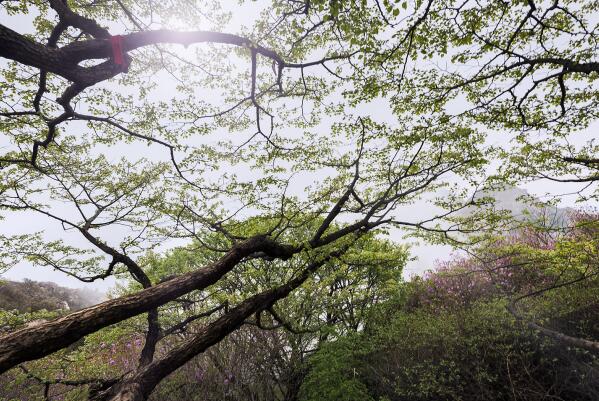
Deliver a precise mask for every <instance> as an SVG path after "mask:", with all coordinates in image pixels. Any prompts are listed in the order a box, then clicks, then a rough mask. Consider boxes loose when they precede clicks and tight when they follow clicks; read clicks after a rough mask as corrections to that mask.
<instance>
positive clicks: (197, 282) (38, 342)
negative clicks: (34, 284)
mask: <svg viewBox="0 0 599 401" xmlns="http://www.w3.org/2000/svg"><path fill="white" fill-rule="evenodd" d="M256 252H261V253H264V254H265V255H267V256H269V257H274V258H280V259H287V258H289V257H291V256H292V255H293V254H294V252H296V250H295V249H294V248H291V247H289V246H286V245H281V244H278V243H276V242H274V241H273V240H271V239H270V238H268V237H266V236H257V237H252V238H250V239H248V240H246V241H244V242H241V243H239V244H237V245H235V246H234V247H233V248H232V249H231V250H230V251H229V252H228V253H227V254H226V255H225V256H223V257H222V258H221V259H220V260H219V261H217V262H215V263H213V264H211V265H208V266H206V267H204V268H202V269H201V270H198V271H194V272H190V273H187V274H184V275H181V276H179V277H176V278H173V279H171V280H168V281H166V282H164V283H161V284H158V285H156V286H153V287H150V288H147V289H145V290H142V291H139V292H137V293H135V294H132V295H128V296H124V297H120V298H117V299H113V300H110V301H107V302H104V303H101V304H98V305H96V306H92V307H90V308H86V309H83V310H80V311H77V312H74V313H71V314H69V315H67V316H64V317H61V318H59V319H55V320H53V321H50V322H47V323H44V324H41V325H39V326H35V327H26V328H23V329H20V330H17V331H15V332H12V333H9V334H7V335H5V336H3V337H0V373H3V372H5V371H6V370H8V369H10V368H12V367H14V366H16V365H17V364H19V363H21V362H25V361H29V360H33V359H37V358H41V357H44V356H46V355H49V354H51V353H52V352H55V351H58V350H60V349H62V348H65V347H67V346H68V345H70V344H72V343H74V342H76V341H77V340H79V339H81V338H83V337H84V336H86V335H88V334H90V333H93V332H95V331H97V330H99V329H101V328H103V327H106V326H109V325H111V324H114V323H118V322H120V321H123V320H125V319H128V318H130V317H133V316H136V315H139V314H141V313H144V312H148V311H150V310H151V309H153V308H156V307H158V306H160V305H163V304H165V303H167V302H169V301H172V300H174V299H175V298H178V297H180V296H182V295H184V294H186V293H188V292H190V291H193V290H198V289H202V288H206V287H207V286H209V285H211V284H214V283H215V282H216V281H218V280H219V279H220V278H221V277H222V276H223V275H224V274H226V273H227V272H229V271H230V270H231V269H233V267H235V266H236V265H237V264H238V263H239V262H240V261H241V260H242V259H243V258H245V257H247V256H249V255H251V254H253V253H256Z"/></svg>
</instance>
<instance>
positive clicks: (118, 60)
mask: <svg viewBox="0 0 599 401" xmlns="http://www.w3.org/2000/svg"><path fill="white" fill-rule="evenodd" d="M110 44H111V45H112V58H113V60H114V63H115V64H118V65H122V66H125V57H124V56H123V37H122V36H121V35H116V36H111V37H110Z"/></svg>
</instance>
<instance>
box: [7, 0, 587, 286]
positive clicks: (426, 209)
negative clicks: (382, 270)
mask: <svg viewBox="0 0 599 401" xmlns="http://www.w3.org/2000/svg"><path fill="white" fill-rule="evenodd" d="M252 7H253V8H252ZM256 7H258V6H257V5H256V4H255V3H249V4H245V5H244V6H243V8H242V9H238V10H237V11H236V12H235V13H234V14H233V16H234V18H233V20H232V22H231V24H230V25H231V26H230V28H229V29H228V32H232V33H234V32H236V31H239V27H241V26H242V25H244V22H245V23H246V24H245V25H248V26H249V25H251V23H252V22H253V20H254V19H255V17H256V16H257V15H258V11H257V9H256ZM32 18H33V16H31V15H29V16H22V15H20V16H7V15H5V14H3V12H1V11H0V21H1V22H2V24H5V25H6V26H8V27H10V28H12V29H14V30H16V31H18V32H20V33H25V32H27V31H28V29H29V31H31V21H32ZM193 28H195V27H190V29H193ZM118 33H122V28H117V29H115V31H114V32H113V34H118ZM179 48H180V49H181V51H184V50H183V47H182V46H181V47H179ZM5 63H6V60H4V59H0V65H5ZM246 63H247V61H246ZM103 85H104V87H108V88H112V89H113V90H119V88H118V87H117V86H116V84H115V83H108V84H103ZM201 90H202V89H201V88H199V89H198V91H201ZM160 91H162V93H164V95H165V97H169V96H170V93H169V91H170V85H168V84H166V85H164V86H163V87H161V88H160V89H159V92H158V93H160ZM454 107H459V105H454ZM357 111H358V112H359V113H360V114H361V115H368V116H371V117H372V118H373V119H375V120H378V121H386V122H392V121H394V117H393V115H392V113H391V111H390V110H389V108H388V107H387V105H386V103H385V102H372V103H371V104H368V105H365V106H360V107H359V108H358V109H357ZM592 131H593V127H592V129H589V130H586V131H582V132H580V133H578V134H577V138H579V140H580V142H581V143H583V142H585V141H586V140H588V139H589V138H590V137H591V136H592V135H593V134H592ZM488 140H489V141H491V142H492V143H493V144H495V145H500V146H507V145H508V143H509V140H510V137H509V136H507V135H503V134H499V133H497V134H496V133H489V139H488ZM573 142H574V143H575V142H576V139H574V141H573ZM4 146H6V145H5V144H2V143H1V142H0V148H1V147H4ZM138 151H139V154H141V153H142V152H143V155H144V156H145V157H146V158H155V159H160V160H168V154H167V153H166V150H165V149H164V148H160V147H155V146H153V147H147V146H146V145H145V144H140V143H132V144H126V145H123V152H124V153H123V154H124V155H130V157H135V156H133V155H137V154H138ZM110 156H111V157H114V158H118V157H120V156H121V155H117V154H115V155H110ZM305 179H306V180H308V179H309V177H305ZM300 180H301V177H300ZM578 189H580V188H579V187H578V186H576V184H571V185H569V184H564V183H552V182H549V181H539V182H533V183H530V184H528V185H527V186H526V187H523V188H508V189H506V190H505V191H501V192H498V193H496V194H495V195H496V197H497V201H498V204H497V206H498V208H500V209H507V210H511V211H512V212H513V213H514V214H515V215H522V213H523V212H524V210H525V209H526V207H525V206H524V204H523V203H522V202H521V201H519V200H518V198H519V197H520V196H522V195H525V194H527V193H528V194H531V195H533V196H534V197H537V198H538V199H540V200H546V199H548V198H551V197H553V196H556V195H563V194H567V193H568V192H575V191H576V190H578ZM581 206H591V207H592V206H597V205H592V204H591V205H589V204H586V205H580V204H577V203H576V196H574V195H570V196H561V197H560V198H559V200H558V202H557V208H555V209H552V210H551V211H550V212H555V213H557V214H561V213H564V212H565V211H567V210H568V208H573V207H581ZM435 210H436V209H435V207H434V206H433V205H431V203H430V202H427V201H422V202H420V203H418V204H415V205H411V206H409V207H403V208H400V209H399V210H398V211H397V215H399V216H403V215H405V216H408V217H409V218H406V219H405V220H417V219H422V218H426V217H430V216H431V215H432V214H434V213H435ZM0 226H1V232H2V233H4V234H7V235H9V234H16V233H23V232H37V231H41V232H45V233H46V234H48V235H49V236H51V237H53V238H61V239H64V238H68V239H69V240H70V241H72V242H73V243H77V241H79V243H81V244H84V243H85V244H87V243H86V242H85V241H84V240H82V239H80V238H79V239H77V237H78V236H79V235H78V233H74V232H73V231H72V230H71V231H64V230H63V229H62V228H61V227H60V226H59V225H58V224H56V223H55V222H52V223H51V224H49V222H48V220H46V219H41V218H40V217H39V216H38V215H34V214H32V213H29V212H25V213H13V214H11V215H9V216H7V217H6V219H5V220H0ZM390 235H391V238H392V239H393V240H395V241H397V242H399V243H409V244H410V245H411V248H410V253H411V254H412V256H413V257H414V260H411V261H410V262H409V263H408V265H407V266H406V269H405V271H404V276H405V278H406V279H408V278H409V277H411V276H413V275H419V274H422V273H423V272H424V271H426V270H429V269H432V268H434V266H435V262H436V260H447V259H448V258H449V257H450V256H451V253H452V249H451V248H450V247H448V246H437V245H429V244H423V243H417V242H415V241H414V240H413V239H409V238H404V234H403V233H402V232H400V231H399V230H392V231H391V234H390ZM172 246H173V243H169V244H168V247H169V248H170V247H172ZM2 278H4V279H7V280H16V281H22V280H24V279H31V280H35V281H41V282H53V283H56V284H58V285H61V286H65V287H70V288H87V289H92V290H96V291H99V292H102V293H106V292H108V291H109V290H110V289H111V288H113V287H114V286H115V284H116V280H115V279H114V277H110V278H108V279H106V280H97V281H95V282H93V283H83V282H81V281H78V280H77V279H75V278H73V277H69V276H67V275H65V274H63V273H61V272H58V271H54V270H52V269H51V268H41V267H35V268H34V267H32V266H30V265H27V264H24V263H21V264H19V265H18V266H15V267H14V268H12V269H10V270H9V271H7V272H6V273H4V274H3V275H2Z"/></svg>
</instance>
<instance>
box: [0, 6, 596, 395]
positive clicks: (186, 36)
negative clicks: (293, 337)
mask: <svg viewBox="0 0 599 401" xmlns="http://www.w3.org/2000/svg"><path fill="white" fill-rule="evenodd" d="M466 3H467V4H465V5H454V4H453V3H449V4H445V3H443V4H437V3H436V2H434V1H428V2H421V1H414V2H413V3H410V4H408V2H402V3H397V4H391V2H388V1H383V2H379V1H374V2H362V1H348V2H341V1H335V0H331V1H324V0H318V1H305V2H304V1H295V0H293V1H274V2H272V3H270V2H268V3H267V4H265V6H264V8H263V9H260V10H257V11H256V10H255V8H251V10H254V14H255V15H256V18H255V23H254V24H253V25H252V26H251V27H249V28H246V27H239V24H237V26H235V23H234V20H235V16H236V15H238V14H242V13H244V12H245V10H244V9H243V8H241V9H239V10H236V9H235V10H232V11H233V13H232V14H233V15H231V13H229V12H228V10H226V9H223V8H222V6H223V5H224V4H220V3H219V2H214V3H211V2H206V3H203V2H195V1H185V2H178V3H177V4H176V7H173V5H172V4H169V3H160V4H156V3H155V2H145V1H139V2H137V1H124V0H123V1H121V0H117V1H108V2H91V3H88V2H86V1H72V2H66V1H62V0H50V1H47V2H46V1H31V2H30V1H6V2H2V3H1V5H2V10H3V14H2V20H3V23H2V24H1V25H0V39H1V42H0V43H1V44H0V56H1V57H2V58H3V59H4V60H6V61H5V62H4V63H3V64H2V76H3V80H2V81H1V82H0V88H1V90H2V94H3V98H2V103H1V107H2V109H1V110H0V116H1V118H2V120H1V125H0V127H1V131H2V135H3V138H4V139H3V140H4V142H3V145H2V148H1V149H2V150H1V151H2V154H0V164H1V170H0V174H1V175H2V180H1V181H0V182H1V183H0V208H1V210H2V213H3V217H4V218H6V219H9V220H8V221H10V219H13V220H12V221H23V220H24V219H28V220H27V221H31V222H32V224H31V226H33V225H34V224H33V222H35V223H38V222H40V220H43V222H41V223H40V227H39V228H38V230H36V229H35V228H33V227H24V229H23V230H21V232H18V233H14V232H11V231H8V230H7V231H6V232H4V233H2V235H1V236H0V242H1V243H2V248H1V250H0V255H1V256H2V267H3V268H5V269H7V268H11V267H13V266H15V265H16V264H18V263H21V262H23V261H26V262H29V263H33V264H35V265H37V266H40V267H42V268H52V269H55V270H58V271H61V272H63V273H64V274H66V275H70V276H72V277H75V278H77V279H79V280H81V281H83V282H93V281H96V280H101V279H104V278H106V277H109V276H119V277H122V276H127V275H128V276H130V277H131V278H132V279H133V280H135V281H136V282H137V283H139V291H137V292H135V293H132V294H128V295H124V296H122V297H118V298H115V299H112V300H110V301H107V302H105V303H102V304H100V305H97V306H95V307H92V308H86V309H83V310H81V311H78V312H74V313H71V314H68V315H66V316H63V317H61V318H60V319H57V320H52V321H49V322H46V323H42V324H40V325H38V326H35V327H26V328H21V329H19V330H16V331H14V332H11V333H9V334H7V335H5V336H3V337H2V339H1V341H0V371H1V372H4V371H6V370H8V369H11V368H14V367H16V366H18V365H19V364H22V363H24V362H27V361H31V360H35V359H39V358H43V357H45V356H48V355H50V354H52V353H54V352H57V351H60V350H62V349H64V348H65V347H68V346H69V345H71V344H74V343H75V342H77V341H79V340H81V339H83V338H85V337H86V336H89V335H91V334H92V333H95V332H97V331H98V330H100V329H102V328H105V327H107V326H110V325H113V324H115V323H119V322H122V321H124V320H126V319H130V318H134V317H136V316H139V315H144V314H145V319H146V326H147V330H145V331H146V333H145V338H144V342H143V344H144V345H143V348H142V350H141V351H140V355H139V360H138V363H137V365H136V366H135V367H134V369H132V370H131V371H130V372H128V373H127V374H126V375H125V376H122V377H115V378H112V379H110V380H104V381H99V382H98V383H99V385H96V386H95V387H94V391H92V392H91V395H90V397H91V398H93V399H96V400H141V399H146V398H147V397H148V396H149V394H150V393H151V392H152V391H153V389H154V388H155V387H156V385H157V384H158V383H159V382H160V381H161V380H162V379H163V378H164V377H166V376H167V375H169V374H170V373H172V372H173V371H175V370H176V369H178V368H179V367H180V366H182V365H184V364H185V363H186V362H188V361H189V360H191V359H192V358H193V357H194V356H196V355H198V354H201V353H203V352H204V351H206V350H207V349H208V348H209V347H211V346H213V345H214V344H216V343H218V342H219V341H221V340H222V339H223V338H225V337H226V336H227V335H229V334H230V333H232V332H233V331H235V330H236V329H238V328H239V327H240V325H242V324H243V323H244V322H245V321H246V320H247V319H248V318H249V317H251V316H255V315H256V314H258V315H259V314H260V313H261V312H264V311H268V310H269V309H272V306H273V305H274V304H275V303H276V302H277V301H279V300H281V299H284V298H286V297H288V296H289V294H290V293H291V292H292V291H294V290H296V289H298V288H300V287H302V286H303V285H305V283H306V282H307V281H308V280H310V279H311V278H313V277H314V276H315V274H316V273H317V272H318V271H320V270H322V269H323V268H324V267H325V266H330V265H331V264H334V261H336V260H343V258H345V257H346V255H347V254H350V253H351V251H352V250H353V249H356V247H360V246H363V245H364V244H365V243H366V242H365V241H367V237H368V235H370V233H372V232H375V231H377V232H379V233H380V230H387V229H391V228H401V229H410V230H417V231H418V232H420V233H426V234H427V235H428V236H430V237H432V238H433V239H435V240H438V241H444V242H448V241H451V240H452V238H451V234H452V233H455V232H459V231H463V230H464V229H465V228H467V229H468V230H473V229H476V228H477V226H480V225H482V226H484V227H486V228H487V229H488V228H489V225H490V224H492V223H493V222H494V220H492V219H491V220H489V221H488V222H487V221H484V220H476V221H474V222H473V223H472V225H470V226H467V225H463V224H460V223H463V221H460V220H464V219H457V218H454V215H455V212H456V211H459V210H462V209H464V208H466V207H468V206H471V205H473V204H475V203H476V202H475V197H474V192H475V191H476V190H478V189H481V188H484V181H485V174H486V173H487V171H485V169H486V168H487V167H488V162H489V161H490V160H493V159H495V158H497V157H504V159H503V160H504V161H506V163H505V164H504V165H505V166H507V167H509V171H510V172H517V173H518V174H521V176H523V177H524V178H531V177H534V176H537V175H538V174H537V173H536V172H542V173H543V175H545V176H548V177H550V178H554V179H563V180H571V179H574V180H577V181H579V182H585V183H587V182H588V183H590V184H595V183H596V175H594V174H595V173H594V172H593V171H595V170H596V166H597V165H596V159H595V158H594V156H593V155H592V154H593V152H595V151H596V148H595V146H596V145H594V144H593V143H592V142H591V143H587V144H585V145H584V146H582V147H578V148H575V149H574V148H568V147H567V146H565V145H563V144H562V143H558V142H557V141H558V139H562V140H564V135H566V136H567V135H568V134H569V132H568V133H566V132H565V131H564V129H563V128H564V127H566V126H567V127H568V128H569V127H570V126H571V125H574V126H576V127H578V128H584V127H586V126H587V125H588V124H589V123H590V121H591V120H592V119H593V113H592V110H594V105H595V103H594V102H595V100H594V99H595V98H594V97H593V96H594V93H595V91H596V89H595V88H594V86H593V83H594V79H596V71H597V66H596V62H594V61H593V59H592V58H593V56H594V54H593V53H592V51H591V49H592V48H593V41H594V40H595V30H594V29H592V28H589V27H588V25H589V23H588V22H586V20H585V19H584V18H582V17H580V15H581V14H582V15H584V14H585V13H587V14H588V13H589V11H592V10H594V9H595V8H596V5H595V4H594V2H588V3H587V2H585V3H584V5H582V6H580V7H574V6H571V7H570V6H568V7H563V6H555V7H552V6H550V5H543V6H541V5H538V6H537V5H535V4H533V3H530V4H529V5H528V6H527V7H523V6H522V5H521V4H520V3H518V4H516V5H515V6H514V7H513V9H512V7H511V6H510V4H506V3H502V2H492V1H491V2H487V3H484V4H483V3H476V4H469V2H466ZM460 4H461V3H460ZM242 6H243V7H250V6H251V5H247V4H245V5H242ZM230 19H232V20H233V22H231V23H229V20H230ZM4 21H6V23H5V22H4ZM564 21H565V22H564ZM579 25H580V27H579ZM198 27H201V28H202V29H203V30H197V29H198ZM493 27H495V28H493ZM229 32H236V33H229ZM548 32H551V35H550V36H547V34H548ZM562 35H565V36H566V37H567V38H570V41H569V42H564V40H563V37H562ZM581 38H582V39H581ZM547 42H551V43H550V44H551V45H552V47H548V43H547ZM531 43H537V44H538V45H539V48H540V49H543V50H538V52H537V53H539V54H535V55H534V58H531V57H529V56H528V55H522V51H521V50H522V49H523V48H528V47H529V45H530V44H531ZM563 43H566V45H564V44H563ZM588 43H590V45H589V44H588ZM570 45H572V46H570ZM469 46H472V47H469ZM570 49H581V50H580V52H579V53H576V54H569V53H568V52H569V51H570ZM577 51H578V50H577ZM554 53H559V55H558V56H551V57H549V56H547V54H554ZM423 55H424V58H423ZM433 56H440V57H449V58H451V59H452V60H453V62H454V63H457V64H460V63H462V64H463V63H470V62H471V61H472V60H477V61H480V62H481V63H483V66H484V67H483V68H482V69H481V70H480V71H479V72H475V73H474V75H473V76H470V75H459V74H457V75H456V74H455V73H452V72H451V71H449V72H448V73H443V74H441V73H440V72H439V71H440V70H436V69H432V70H431V68H430V63H429V62H428V59H430V57H433ZM488 59H490V61H488ZM512 59H515V60H516V61H514V62H512ZM487 61H488V62H487ZM413 63H417V65H418V66H422V68H420V67H418V68H414V67H413V66H414V65H416V64H413ZM497 63H499V64H497ZM547 69H548V70H549V72H547V73H546V75H545V79H542V81H541V83H536V81H535V80H536V79H537V78H536V75H534V74H533V73H545V72H546V70H547ZM555 69H558V70H559V72H557V73H556V72H555V71H554V70H555ZM579 79H584V80H585V82H586V83H588V85H583V88H582V89H580V88H578V87H577V86H576V82H578V80H579ZM456 80H457V81H456ZM531 80H532V81H531ZM499 81H500V82H503V83H504V84H505V85H507V87H508V90H507V91H504V90H503V89H497V88H495V87H494V86H493V84H494V83H495V82H499ZM506 82H507V83H506ZM524 82H527V83H529V84H530V83H531V82H532V91H533V92H534V91H537V90H538V91H541V92H535V93H548V94H549V95H548V96H549V97H548V99H550V101H549V103H550V104H551V105H554V106H555V104H556V103H559V104H558V105H557V106H555V107H558V110H561V112H560V113H558V114H555V113H554V109H555V107H552V108H544V107H541V106H540V105H539V103H538V102H536V100H535V99H540V95H538V97H537V98H534V97H531V96H530V95H529V94H525V96H523V97H521V99H524V100H523V101H522V102H520V101H515V103H516V106H517V107H511V108H508V106H510V103H509V102H507V103H506V100H505V99H506V98H507V99H511V98H510V96H511V95H510V94H512V95H515V96H517V95H518V93H519V92H518V93H516V92H515V90H512V89H509V88H512V86H513V85H512V83H515V84H517V85H516V86H518V85H520V84H522V83H524ZM545 83H547V85H545V86H543V85H544V84H545ZM487 84H490V85H491V89H489V90H482V91H481V90H480V89H481V86H484V85H487ZM541 84H543V85H541ZM556 88H559V91H558V89H556ZM564 88H568V92H567V95H564ZM542 91H545V92H542ZM556 93H557V95H556ZM458 94H463V95H464V96H465V97H466V98H467V100H468V101H469V102H470V103H473V104H474V106H475V107H474V108H473V109H471V110H469V111H468V112H459V113H452V112H451V110H452V108H453V107H454V106H455V105H453V104H452V103H451V102H449V100H450V99H453V98H454V96H458ZM479 95H480V96H479ZM531 99H533V100H535V102H536V103H535V102H533V103H529V102H528V101H529V100H531ZM512 103H513V102H512ZM379 104H380V105H381V106H380V107H379ZM511 106H514V105H513V104H511ZM506 110H509V112H507V111H506ZM485 111H491V113H488V114H485V113H484V112H485ZM545 111H547V113H544V112H545ZM479 112H480V113H479ZM520 113H524V115H525V118H523V119H521V120H522V124H523V125H522V127H524V128H526V130H525V131H526V133H527V135H524V134H522V135H524V136H522V135H519V136H518V140H519V142H517V146H516V147H515V150H514V152H507V153H503V152H500V151H499V149H496V148H494V147H492V146H491V145H490V144H489V143H488V142H487V141H485V134H486V132H485V131H484V130H482V129H479V128H480V125H479V124H488V125H489V126H491V127H493V126H494V125H493V124H494V123H495V122H496V123H498V124H500V125H501V126H502V127H503V128H505V129H508V130H519V127H520V126H519V125H517V124H516V123H514V121H515V120H514V116H515V115H520ZM552 113H553V114H552ZM529 114H533V115H535V118H533V119H531V118H530V117H529V116H528V115H529ZM500 117H501V118H500ZM504 117H505V118H504ZM540 121H549V122H551V124H549V123H547V124H545V123H541V122H540ZM554 121H557V122H556V123H555V124H553V122H554ZM562 122H563V123H562ZM556 127H557V128H556ZM554 128H555V129H554ZM558 128H561V129H558ZM529 129H530V130H534V131H535V132H536V133H538V132H539V130H540V131H542V132H545V131H547V130H549V131H550V132H549V133H548V134H547V135H546V136H545V137H544V138H545V139H543V140H542V141H541V143H540V145H539V146H532V147H531V146H529V145H530V139H531V138H534V137H535V136H528V133H529V132H530V131H529ZM545 133H546V132H545ZM522 143H524V144H525V145H524V146H521V144H522ZM541 145H542V146H541ZM545 145H546V146H545ZM547 147H550V148H551V149H549V152H545V151H544V150H546V148H547ZM564 149H565V150H568V152H566V153H564V152H562V150H564ZM539 152H540V153H539ZM535 155H538V157H536V156H535ZM520 156H523V157H520ZM556 158H557V159H556ZM554 160H557V161H558V162H557V163H556V164H555V165H551V161H554ZM524 161H525V162H526V163H524ZM531 165H532V170H531V167H530V166H531ZM547 168H549V169H550V170H551V171H550V173H551V174H547V173H546V172H545V170H546V169H547ZM583 170H584V171H583ZM583 173H584V174H586V175H585V176H582V174H583ZM539 174H540V173H539ZM572 175H575V176H576V177H574V178H572ZM514 177H518V176H517V175H515V176H514ZM499 178H501V180H502V181H505V180H507V178H505V176H504V177H501V176H500V177H499ZM510 180H512V178H510ZM448 186H452V187H451V188H450V189H449V191H448V192H449V194H450V195H449V196H447V195H446V196H440V197H436V195H439V192H438V189H440V188H441V187H448ZM423 198H426V200H427V201H429V202H431V203H433V204H435V206H436V208H435V209H434V210H430V213H424V214H425V215H426V216H421V215H420V214H419V215H415V216H413V215H411V213H406V212H405V210H406V209H405V208H403V209H402V207H404V206H409V205H411V204H414V203H415V202H417V201H419V200H422V199H423ZM20 219H23V220H20ZM248 221H253V222H254V224H248V223H247V222H248ZM29 228H32V230H30V229H29ZM215 236H216V238H217V240H214V238H215ZM177 241H186V242H188V243H191V242H193V243H195V244H196V246H197V247H198V248H199V250H198V252H200V250H201V251H202V254H203V255H205V256H203V257H202V258H200V259H198V260H201V261H203V262H204V263H203V264H202V266H193V269H191V270H190V271H185V269H182V268H181V266H177V265H172V266H169V269H170V270H171V271H172V274H174V277H173V276H172V275H169V277H162V278H161V280H162V281H161V282H159V281H157V280H156V278H154V277H150V276H149V275H148V272H147V270H146V267H145V266H144V265H143V255H145V254H147V252H148V251H150V250H158V251H161V252H162V251H165V250H167V249H169V248H172V247H175V246H177V245H180V242H178V243H177ZM256 261H260V263H264V264H266V265H267V266H276V264H277V263H283V262H285V263H289V265H290V266H292V267H293V269H292V272H293V274H290V275H289V276H287V277H285V280H279V281H273V282H269V283H268V284H269V285H268V286H263V287H260V288H255V287H252V286H251V283H252V282H251V279H252V277H251V276H249V277H243V280H242V281H240V282H239V283H238V284H237V285H239V286H240V287H242V288H252V289H254V288H255V292H253V293H252V294H249V293H248V292H245V291H244V292H242V294H243V297H242V296H240V297H238V298H236V299H235V300H234V303H233V302H231V304H230V305H229V306H228V307H227V308H226V309H225V308H222V309H219V310H217V311H214V315H213V316H214V319H213V320H209V321H208V322H207V323H206V325H204V326H203V327H202V329H201V330H199V331H198V332H196V333H195V335H194V336H192V337H190V338H188V339H186V340H185V341H184V342H181V343H179V344H176V345H174V346H173V347H172V348H171V349H169V350H166V351H164V352H161V353H160V354H157V353H156V346H157V343H158V342H159V340H160V338H161V337H162V336H163V334H164V330H165V329H164V328H162V327H161V324H160V321H161V316H162V315H163V314H164V313H165V310H167V309H168V307H169V305H170V304H172V303H179V302H181V301H183V302H184V298H185V297H186V296H187V295H188V294H190V293H193V292H194V291H202V290H209V289H210V288H212V287H211V286H213V285H214V284H216V283H218V282H219V281H220V280H222V279H223V278H224V277H226V276H228V275H229V274H230V273H231V272H232V271H234V270H243V269H244V268H246V267H248V266H251V265H252V264H253V263H255V262H256ZM338 265H339V266H342V265H343V263H339V264H338ZM210 311H211V310H207V311H205V312H206V313H207V312H210ZM211 315H212V314H211ZM179 323H180V324H184V323H185V320H182V321H180V322H179ZM175 324H176V323H175ZM61 380H62V379H61Z"/></svg>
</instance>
